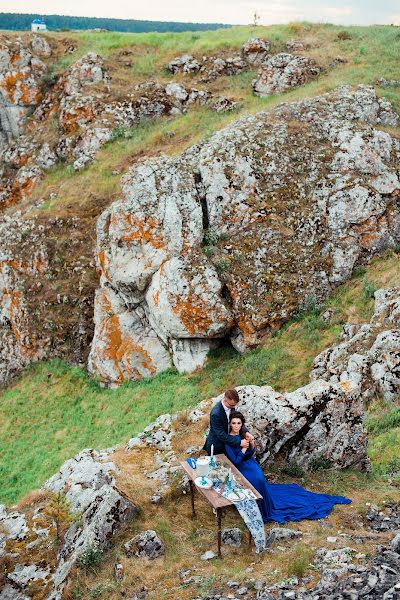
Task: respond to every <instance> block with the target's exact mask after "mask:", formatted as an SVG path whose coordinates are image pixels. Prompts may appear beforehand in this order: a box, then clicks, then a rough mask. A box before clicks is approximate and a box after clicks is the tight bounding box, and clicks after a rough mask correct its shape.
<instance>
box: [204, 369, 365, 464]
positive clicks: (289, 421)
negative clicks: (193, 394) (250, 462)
mask: <svg viewBox="0 0 400 600" xmlns="http://www.w3.org/2000/svg"><path fill="white" fill-rule="evenodd" d="M236 389H237V391H238V393H239V397H240V403H239V405H238V410H240V411H241V412H243V414H245V415H246V424H247V426H248V427H249V430H250V431H252V432H255V436H256V438H257V451H258V455H259V457H260V461H261V463H262V464H263V463H266V464H271V463H273V462H274V461H276V460H277V459H278V458H280V457H282V458H285V459H286V460H295V461H296V462H297V463H298V464H300V465H301V466H302V467H305V468H307V469H310V468H311V469H312V468H313V465H316V464H317V463H318V461H320V460H321V459H322V460H324V461H325V463H326V464H327V465H328V464H330V465H332V466H334V467H335V468H341V469H344V468H348V467H354V468H356V469H360V470H369V459H368V452H367V433H366V431H365V428H364V425H363V420H364V410H363V405H362V400H361V398H360V397H353V396H351V395H349V394H348V393H347V391H346V389H345V388H344V387H342V386H340V385H337V384H333V383H327V382H325V381H322V380H317V381H314V382H313V383H310V384H309V385H306V386H304V387H302V388H299V389H297V390H295V391H294V392H290V393H286V394H280V393H278V392H276V391H274V390H273V389H272V388H271V387H269V386H261V387H260V386H251V385H250V386H243V387H238V388H236ZM221 398H222V396H220V397H217V398H216V400H215V401H218V400H221Z"/></svg>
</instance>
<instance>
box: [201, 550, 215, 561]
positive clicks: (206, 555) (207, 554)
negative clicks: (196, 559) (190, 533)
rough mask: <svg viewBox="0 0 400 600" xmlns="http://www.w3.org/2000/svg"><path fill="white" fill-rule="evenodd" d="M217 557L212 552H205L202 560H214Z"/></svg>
mask: <svg viewBox="0 0 400 600" xmlns="http://www.w3.org/2000/svg"><path fill="white" fill-rule="evenodd" d="M216 556H217V555H216V554H215V552H213V551H212V550H207V552H204V554H202V555H201V556H200V558H201V560H212V559H213V558H215V557H216Z"/></svg>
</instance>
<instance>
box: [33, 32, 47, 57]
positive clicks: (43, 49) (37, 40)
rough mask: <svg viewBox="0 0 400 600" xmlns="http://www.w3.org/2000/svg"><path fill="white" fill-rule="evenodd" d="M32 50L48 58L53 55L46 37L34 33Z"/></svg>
mask: <svg viewBox="0 0 400 600" xmlns="http://www.w3.org/2000/svg"><path fill="white" fill-rule="evenodd" d="M31 46H32V51H33V53H34V54H37V55H38V56H41V57H44V58H48V57H49V56H51V47H50V44H49V42H48V41H47V40H46V38H45V37H44V36H42V35H34V36H33V38H32V42H31Z"/></svg>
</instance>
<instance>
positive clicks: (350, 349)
mask: <svg viewBox="0 0 400 600" xmlns="http://www.w3.org/2000/svg"><path fill="white" fill-rule="evenodd" d="M342 337H343V338H344V341H343V342H342V343H341V344H339V345H337V346H333V347H331V348H327V349H326V350H324V351H323V352H321V354H319V355H318V356H317V357H316V358H315V359H314V369H313V371H312V373H311V379H314V380H315V379H325V380H327V381H330V382H334V383H340V384H341V385H342V386H344V387H346V389H347V390H348V393H349V394H353V395H355V396H357V397H358V396H360V395H361V396H362V397H363V398H364V399H369V398H372V397H373V396H375V395H378V396H381V397H383V398H384V400H387V401H396V400H398V399H399V398H400V288H391V289H387V290H385V289H382V290H378V291H377V292H375V312H374V314H373V316H372V318H371V321H370V323H365V324H359V325H351V324H347V325H345V327H344V331H343V336H342Z"/></svg>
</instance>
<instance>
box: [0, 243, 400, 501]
mask: <svg viewBox="0 0 400 600" xmlns="http://www.w3.org/2000/svg"><path fill="white" fill-rule="evenodd" d="M398 282H399V256H398V255H397V254H395V253H389V254H387V255H386V256H385V257H383V258H379V259H377V260H375V261H374V262H373V263H372V264H371V265H370V266H369V267H368V268H367V269H362V270H360V271H359V272H358V273H357V274H356V276H355V277H354V278H353V279H352V280H351V281H349V282H348V283H347V284H345V285H342V286H341V287H339V288H338V289H337V290H336V292H335V294H334V295H333V297H332V298H331V299H330V300H329V301H328V302H327V303H326V305H325V306H330V307H332V309H333V311H334V312H333V317H332V319H331V321H329V322H328V323H326V322H324V321H323V320H322V319H321V318H320V313H321V311H322V310H323V307H322V308H320V309H315V308H312V309H311V310H310V311H309V312H308V313H305V314H303V315H299V317H298V318H297V319H296V320H293V321H292V322H290V323H288V324H287V325H286V326H285V327H284V328H283V329H282V330H281V331H280V332H278V334H277V335H276V336H275V337H273V338H269V339H267V340H266V341H265V343H264V345H263V347H261V348H259V349H258V350H255V351H252V352H249V353H248V354H246V355H245V356H239V355H238V354H237V353H235V352H234V351H233V350H232V349H230V348H225V349H220V350H218V351H216V352H215V353H214V354H213V356H212V358H211V359H210V360H209V362H208V365H207V367H206V368H205V369H204V370H203V371H200V372H198V373H195V374H193V375H179V374H178V373H176V372H175V371H173V370H170V371H167V372H165V373H162V374H161V375H159V376H158V377H155V378H154V379H148V380H144V381H141V382H137V383H134V382H132V383H128V384H125V385H123V386H121V387H120V388H118V389H115V390H110V389H102V388H101V387H100V386H99V385H98V384H97V383H96V382H95V381H93V380H90V379H89V377H88V376H87V374H86V373H85V372H84V371H83V370H82V369H79V368H77V367H70V366H68V365H66V364H65V363H62V362H60V361H52V362H48V363H39V364H36V365H34V366H32V367H31V368H30V369H28V370H27V371H26V372H25V373H24V375H23V376H22V377H21V378H20V379H19V380H18V381H17V382H16V383H14V384H13V385H11V386H10V387H9V388H8V389H7V390H5V391H3V392H2V393H1V395H0V479H1V481H5V482H7V484H6V485H5V486H1V488H0V502H6V503H13V502H15V501H17V500H18V499H20V498H21V496H23V495H24V494H25V493H27V492H28V491H30V490H32V489H35V488H37V487H39V486H40V485H41V484H42V483H43V482H44V481H45V480H46V478H47V477H49V476H50V475H52V474H53V473H54V472H55V471H56V470H57V468H58V467H59V466H60V465H61V463H62V462H63V461H64V460H66V459H68V458H70V457H71V456H73V455H74V454H76V453H77V452H78V451H80V450H82V449H83V448H87V447H96V448H104V447H108V446H111V445H115V444H118V443H121V442H125V441H127V440H128V439H129V438H130V437H133V436H134V435H135V434H137V433H138V432H139V431H141V430H142V429H143V428H144V427H145V426H146V425H147V424H148V423H149V422H150V421H152V420H154V418H155V417H157V416H158V415H160V414H162V413H166V412H177V411H179V410H182V409H185V408H188V407H191V406H194V405H195V404H197V403H198V402H199V401H200V400H202V399H204V398H207V397H210V396H215V395H217V394H219V393H220V392H221V391H223V390H224V389H226V388H229V387H232V386H236V385H244V384H257V385H263V384H265V385H271V386H273V387H275V388H277V389H279V390H287V391H291V390H293V389H295V388H297V387H299V386H301V385H304V384H306V383H308V374H309V370H310V367H311V363H312V360H313V358H314V356H315V355H316V354H317V353H318V352H319V351H321V350H322V349H323V348H325V347H326V346H328V345H330V344H332V343H334V342H335V341H336V340H337V339H338V336H339V333H340V331H341V328H342V325H343V323H345V322H347V321H351V322H353V323H355V322H362V321H365V320H368V319H369V317H370V315H371V312H372V306H373V300H372V293H373V290H374V289H376V288H378V287H383V286H391V285H395V284H396V283H397V284H398ZM371 410H372V412H371V420H370V423H371V432H372V437H371V457H372V458H373V460H374V461H375V463H376V466H377V469H378V471H379V472H381V473H384V472H385V470H386V469H387V467H388V465H390V464H391V463H392V462H393V461H394V460H395V457H396V455H397V450H396V445H397V448H398V446H399V444H400V417H399V412H398V409H397V412H396V409H393V406H388V407H386V406H382V405H381V404H379V403H375V404H374V406H373V407H372V409H371ZM384 413H388V416H387V418H386V420H382V414H384Z"/></svg>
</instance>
